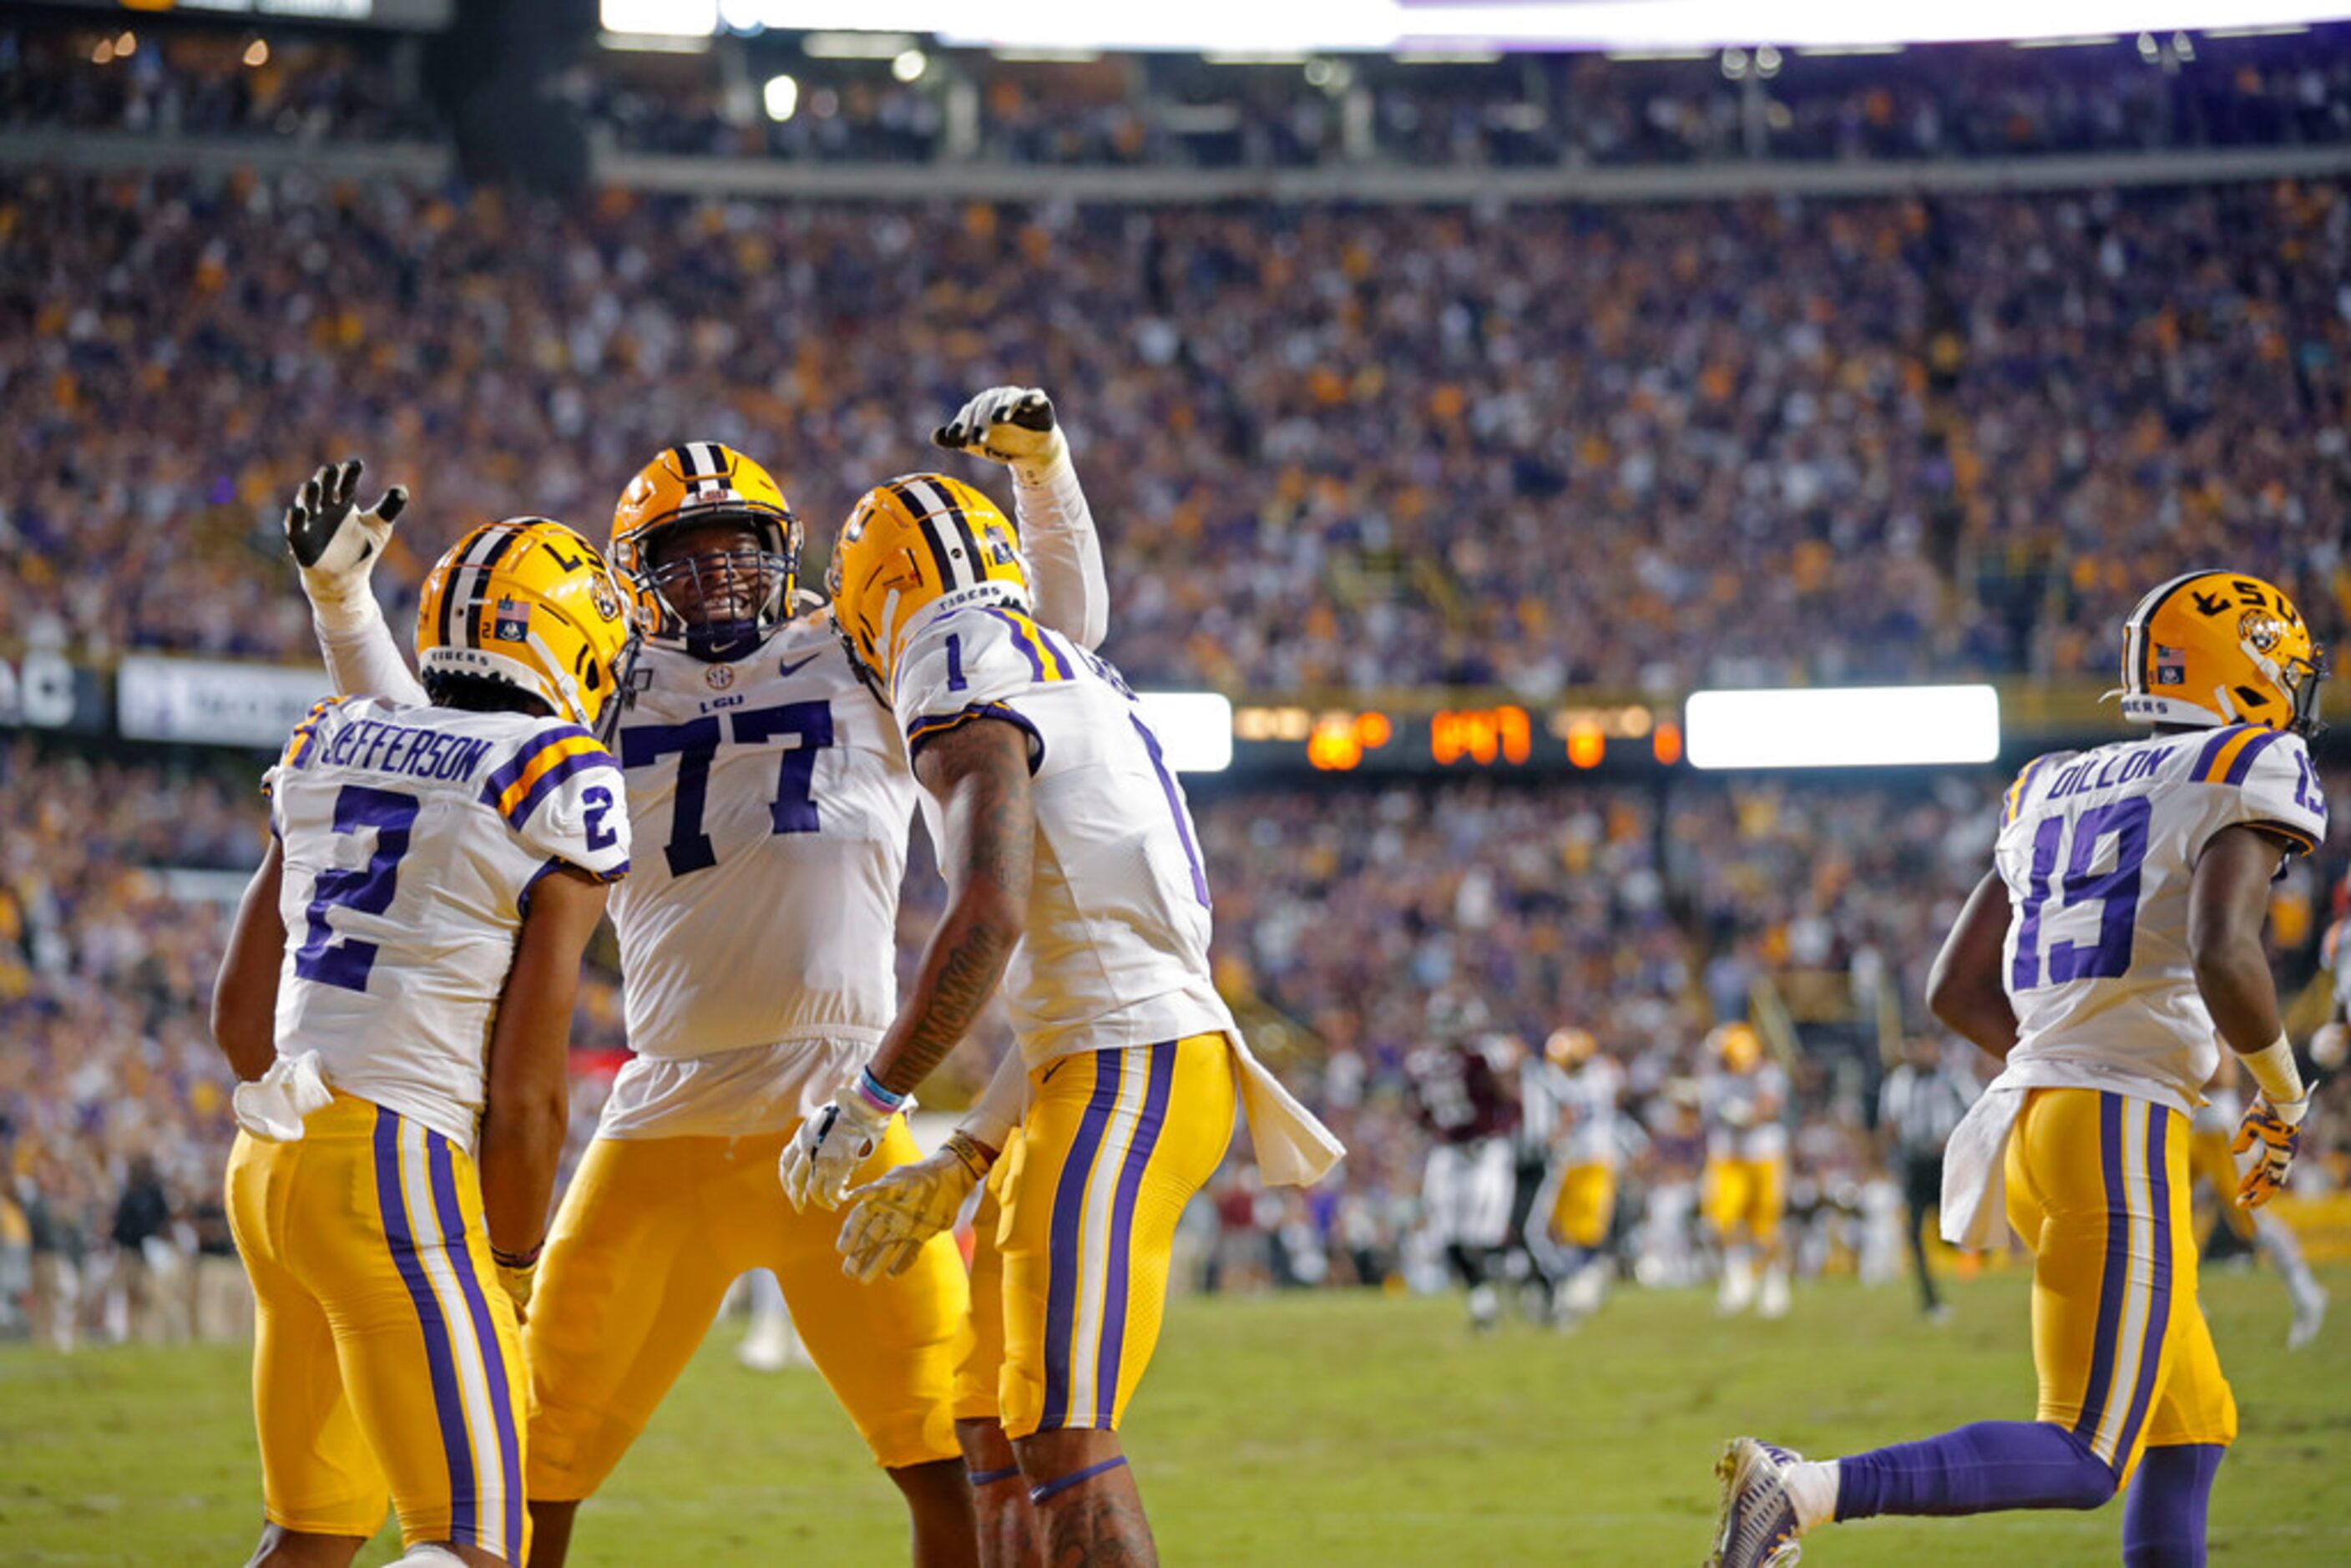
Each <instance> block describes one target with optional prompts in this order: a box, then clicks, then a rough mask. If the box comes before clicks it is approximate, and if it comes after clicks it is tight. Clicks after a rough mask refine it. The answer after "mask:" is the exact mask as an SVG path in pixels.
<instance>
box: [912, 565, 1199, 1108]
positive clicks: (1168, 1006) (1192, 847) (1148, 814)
mask: <svg viewBox="0 0 2351 1568" xmlns="http://www.w3.org/2000/svg"><path fill="white" fill-rule="evenodd" d="M895 685H896V689H895V692H894V694H893V701H894V706H895V709H896V713H897V717H898V721H899V723H900V724H902V725H903V726H904V728H905V734H906V744H907V748H908V752H909V754H910V755H914V756H919V755H920V753H921V751H922V748H923V747H924V746H925V745H926V744H927V743H928V742H930V741H931V740H932V739H934V738H935V737H938V736H940V735H942V734H945V733H946V732H947V731H948V730H951V729H954V728H955V727H957V726H958V725H962V724H966V723H968V722H970V721H971V720H973V719H998V720H1002V721H1004V722H1006V723H1008V724H1012V725H1016V726H1018V727H1019V728H1021V729H1022V730H1025V731H1026V732H1027V733H1028V737H1029V771H1030V773H1031V774H1032V775H1033V777H1034V784H1033V789H1034V800H1035V803H1036V821H1037V844H1036V871H1035V875H1034V878H1033V880H1032V881H1031V883H1030V884H1029V924H1028V930H1027V934H1026V936H1024V937H1023V939H1022V941H1021V943H1020V946H1019V949H1018V950H1016V951H1015V952H1014V954H1013V956H1012V961H1011V963H1010V965H1009V966H1008V967H1007V969H1006V972H1005V985H1004V994H1005V999H1006V1003H1007V1006H1008V1011H1009V1012H1010V1014H1011V1019H1012V1027H1013V1030H1014V1032H1015V1033H1016V1034H1017V1035H1018V1036H1019V1040H1020V1049H1021V1052H1022V1054H1023V1057H1024V1059H1025V1060H1026V1061H1028V1063H1029V1066H1031V1067H1032V1068H1033V1067H1035V1066H1038V1065H1039V1064H1040V1063H1042V1062H1045V1061H1050V1060H1051V1059H1052V1058H1054V1057H1057V1056H1062V1055H1067V1054H1070V1053H1071V1052H1074V1051H1106V1050H1111V1049H1113V1048H1118V1047H1125V1046H1134V1045H1150V1044H1154V1043H1156V1042H1158V1041H1161V1040H1181V1039H1184V1038H1186V1036H1189V1035H1195V1034H1208V1033H1214V1032H1219V1031H1221V1032H1224V1033H1225V1034H1227V1035H1228V1036H1229V1037H1231V1038H1234V1039H1238V1033H1237V1031H1236V1030H1234V1026H1233V1019H1232V1014H1231V1013H1230V1011H1228V1009H1226V1007H1225V1004H1224V1001H1223V998H1219V997H1218V996H1217V989H1216V987H1215V986H1214V985H1213V984H1211V983H1210V980H1209V972H1208V931H1209V916H1208V878H1207V873H1206V871H1204V870H1203V869H1202V866H1201V862H1200V850H1199V839H1198V836H1197V835H1196V833H1195V832H1194V831H1193V829H1192V818H1191V813H1190V810H1188V808H1187V807H1186V804H1185V800H1184V789H1183V786H1182V785H1181V784H1179V783H1177V782H1176V780H1175V770H1174V769H1173V768H1169V767H1168V765H1167V761H1166V758H1165V756H1164V755H1163V754H1162V753H1161V750H1160V747H1159V739H1158V737H1156V736H1155V735H1153V734H1152V732H1151V729H1150V727H1149V726H1148V725H1146V724H1145V723H1144V719H1143V714H1142V709H1141V707H1140V706H1139V705H1137V704H1136V702H1135V700H1134V693H1133V692H1131V691H1129V690H1128V689H1127V685H1126V683H1125V682H1124V681H1123V680H1122V679H1121V678H1120V677H1119V674H1118V672H1117V671H1116V670H1114V669H1113V668H1112V667H1111V666H1110V665H1109V664H1106V663H1104V662H1103V661H1102V660H1101V659H1099V658H1097V657H1095V656H1094V655H1093V654H1092V653H1088V652H1086V651H1085V650H1084V649H1082V648H1079V647H1077V646H1076V645H1074V644H1073V643H1070V642H1069V641H1068V640H1067V639H1065V638H1061V637H1057V636H1055V635H1054V634H1053V633H1052V632H1049V631H1046V630H1045V629H1043V628H1041V627H1040V626H1039V625H1038V624H1037V623H1036V622H1033V621H1031V620H1029V617H1027V616H1026V615H1023V614H1021V613H1019V612H1017V611H1013V610H1008V609H999V608H995V607H973V608H968V609H964V610H956V611H951V612H947V613H946V614H944V615H941V616H939V617H938V618H937V619H935V620H934V621H932V622H930V623H929V624H928V625H927V626H925V627H923V628H922V629H921V630H920V631H918V632H916V633H915V634H914V637H913V639H912V640H911V642H910V643H909V644H908V646H907V648H906V650H905V653H904V655H903V656H902V657H901V658H900V660H899V663H898V668H897V674H896V682H895ZM920 799H921V802H922V808H923V812H924V820H925V822H926V824H927V825H928V826H929V829H930V832H931V840H932V842H934V843H938V844H945V843H946V840H945V838H944V837H943V836H942V833H943V825H942V823H941V821H940V813H939V810H938V804H937V802H936V801H935V800H932V799H931V798H930V796H929V795H928V794H927V793H925V794H923V795H922V796H921V797H920ZM945 859H946V857H945V856H943V857H942V860H943V862H944V861H945Z"/></svg>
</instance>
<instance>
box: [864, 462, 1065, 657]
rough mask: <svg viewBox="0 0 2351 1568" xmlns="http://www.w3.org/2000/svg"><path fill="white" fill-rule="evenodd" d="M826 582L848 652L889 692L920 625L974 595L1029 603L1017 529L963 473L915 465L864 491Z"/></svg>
mask: <svg viewBox="0 0 2351 1568" xmlns="http://www.w3.org/2000/svg"><path fill="white" fill-rule="evenodd" d="M825 586H826V587H827V588H828V589H829V590H830V591H831V594H832V606H833V618H834V620H835V621H836V622H838V623H839V624H840V627H841V641H842V642H843V643H847V644H848V646H849V656H850V658H851V660H852V662H854V663H855V664H856V665H857V667H858V668H859V669H860V670H862V671H863V672H864V673H865V674H866V675H867V677H868V678H869V680H871V681H872V683H874V684H875V685H876V686H877V689H878V690H879V691H881V692H883V693H886V692H888V691H889V689H890V683H891V679H892V676H893V674H894V673H895V671H896V669H897V666H898V655H899V653H900V651H901V650H902V649H904V646H905V643H906V637H907V635H908V633H909V632H912V631H913V630H914V627H915V626H916V625H917V624H919V623H920V622H925V621H927V620H929V619H930V617H931V616H932V615H934V614H935V613H937V612H940V611H942V610H946V609H959V608H961V607H963V606H965V605H968V604H1008V605H1011V606H1012V607H1014V608H1015V609H1018V610H1021V611H1026V610H1027V609H1028V608H1029V568H1028V564H1027V562H1025V561H1024V560H1022V559H1021V556H1020V535H1019V529H1017V528H1014V527H1013V525H1012V519H1011V518H1009V517H1006V516H1005V515H1004V513H1003V511H1002V509H1001V508H999V507H998V506H997V505H996V503H995V502H993V501H991V500H989V499H988V498H987V497H986V496H984V495H982V494H980V493H979V491H977V490H976V489H974V488H973V487H972V486H969V485H967V484H965V483H964V482H963V481H962V480H960V479H950V478H948V477H947V476H946V475H944V474H908V475H904V476H901V477H899V478H896V479H892V480H890V481H888V482H887V483H885V484H882V485H876V486H874V487H873V488H872V489H871V490H868V491H867V492H865V494H864V496H863V497H862V498H861V499H860V500H859V501H858V503H857V507H856V509H855V510H853V511H852V512H851V513H850V514H849V521H847V522H846V523H844V524H842V525H841V538H840V540H839V541H838V542H837V543H835V544H834V545H833V547H832V567H831V570H830V571H829V572H827V573H826V577H825Z"/></svg>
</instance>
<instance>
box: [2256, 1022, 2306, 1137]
mask: <svg viewBox="0 0 2351 1568" xmlns="http://www.w3.org/2000/svg"><path fill="white" fill-rule="evenodd" d="M2240 1060H2241V1061H2243V1062H2244V1064H2245V1071H2247V1072H2249V1073H2251V1074H2252V1079H2253V1082H2255V1083H2258V1084H2260V1085H2261V1090H2262V1099H2264V1100H2267V1101H2268V1102H2269V1103H2270V1109H2271V1110H2273V1111H2274V1112H2276V1113H2277V1116H2278V1120H2279V1121H2281V1122H2283V1123H2284V1124H2286V1125H2287V1126H2289V1127H2292V1126H2296V1125H2299V1124H2301V1121H2302V1113H2304V1111H2305V1110H2307V1109H2309V1091H2308V1090H2306V1089H2304V1087H2303V1082H2302V1070H2301V1069H2299V1068H2297V1067H2296V1066H2294V1047H2293V1046H2291V1045H2288V1044H2287V1043H2286V1038H2285V1036H2284V1035H2283V1034H2281V1035H2279V1036H2278V1037H2277V1039H2275V1040H2272V1041H2271V1042H2270V1043H2269V1045H2268V1046H2266V1047H2265V1048H2263V1049H2262V1050H2261V1051H2256V1052H2254V1053H2252V1054H2251V1055H2248V1056H2244V1057H2241V1058H2240Z"/></svg>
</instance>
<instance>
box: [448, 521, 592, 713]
mask: <svg viewBox="0 0 2351 1568" xmlns="http://www.w3.org/2000/svg"><path fill="white" fill-rule="evenodd" d="M634 643H635V636H634V634H633V633H632V632H631V630H630V627H629V618H628V607H627V601H626V599H625V598H624V596H623V595H622V591H621V583H620V580H619V579H618V578H617V577H615V576H613V574H612V569H611V567H610V566H608V565H607V564H605V560H604V558H603V556H601V554H599V553H598V552H597V549H596V547H595V546H594V545H591V544H590V543H589V542H588V541H587V540H586V539H584V538H580V536H579V535H578V534H576V533H574V532H573V531H572V530H571V529H569V528H565V527H564V526H563V525H562V524H561V523H558V522H550V521H549V520H548V519H547V518H545V517H508V518H507V520H506V521H504V522H502V523H485V524H484V525H482V526H481V527H480V528H475V530H474V531H473V532H472V533H469V534H467V535H466V536H465V538H462V539H459V540H458V541H457V542H456V544H455V546H454V547H453V548H452V549H450V551H449V553H448V554H446V555H444V556H443V557H442V558H441V559H440V560H439V561H438V562H436V563H435V564H434V568H433V570H432V573H431V574H430V575H429V576H427V577H426V578H425V580H424V594H423V600H422V601H420V602H419V603H418V605H417V610H416V665H417V672H418V674H421V675H422V676H423V680H424V684H425V685H426V686H427V687H428V688H430V687H431V686H432V685H434V676H436V675H461V676H473V677H475V678H477V679H482V680H490V681H498V682H502V683H504V684H505V685H511V686H517V687H519V688H520V689H521V690H523V691H526V692H528V693H529V694H530V695H533V696H536V697H538V698H539V699H540V700H541V701H543V702H545V703H546V704H547V705H548V706H549V707H550V708H552V709H553V710H554V711H555V712H556V713H557V714H558V715H559V716H562V717H565V718H568V719H569V720H570V721H571V722H572V723H574V724H577V725H581V726H584V727H587V728H589V729H591V730H592V729H595V728H596V727H597V725H598V721H600V720H601V719H602V718H603V717H604V716H605V715H606V714H607V713H608V712H613V713H617V712H618V711H619V710H618V709H617V708H614V707H612V706H611V704H612V698H613V696H614V695H615V694H616V693H618V692H619V691H620V689H621V684H622V681H623V680H624V679H625V678H626V676H627V674H628V656H629V652H630V649H631V648H632V645H633V644H634Z"/></svg>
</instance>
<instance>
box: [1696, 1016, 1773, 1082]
mask: <svg viewBox="0 0 2351 1568" xmlns="http://www.w3.org/2000/svg"><path fill="white" fill-rule="evenodd" d="M1706 1053H1707V1055H1708V1056H1709V1057H1711V1058H1712V1059H1713V1060H1714V1061H1719V1062H1720V1063H1721V1064H1722V1066H1723V1067H1724V1069H1725V1070H1727V1071H1731V1072H1752V1071H1755V1070H1756V1069H1757V1068H1758V1067H1761V1065H1762V1064H1763V1037H1762V1036H1761V1035H1760V1034H1757V1033H1756V1032H1755V1026H1754V1025H1752V1024H1746V1023H1725V1024H1717V1025H1715V1027H1714V1030H1713V1032H1712V1033H1710V1034H1708V1036H1707V1037H1706Z"/></svg>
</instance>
